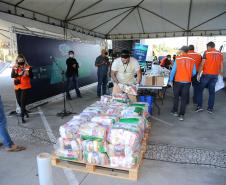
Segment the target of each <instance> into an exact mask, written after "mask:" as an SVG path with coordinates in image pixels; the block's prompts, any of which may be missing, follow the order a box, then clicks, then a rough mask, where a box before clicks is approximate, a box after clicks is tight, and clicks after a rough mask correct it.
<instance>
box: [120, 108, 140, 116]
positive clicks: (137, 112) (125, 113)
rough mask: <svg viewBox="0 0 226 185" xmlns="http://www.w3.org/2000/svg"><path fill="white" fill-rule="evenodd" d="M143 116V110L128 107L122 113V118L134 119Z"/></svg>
mask: <svg viewBox="0 0 226 185" xmlns="http://www.w3.org/2000/svg"><path fill="white" fill-rule="evenodd" d="M141 114H143V109H142V108H139V107H127V108H125V109H124V110H122V112H121V117H123V118H131V117H132V118H133V117H138V116H141Z"/></svg>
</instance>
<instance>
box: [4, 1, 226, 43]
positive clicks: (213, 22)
mask: <svg viewBox="0 0 226 185" xmlns="http://www.w3.org/2000/svg"><path fill="white" fill-rule="evenodd" d="M0 18H2V19H4V20H7V21H12V22H16V23H18V24H22V25H24V24H26V26H30V27H34V28H35V27H37V28H39V29H43V30H47V31H51V29H52V32H57V29H56V28H54V27H56V26H57V27H58V29H59V30H60V29H61V31H63V32H64V34H65V35H66V36H67V35H68V33H69V31H73V33H74V32H76V33H81V34H82V35H87V36H91V37H93V36H94V37H96V38H101V39H141V38H158V37H178V36H212V35H226V0H0ZM40 24H42V25H45V26H42V28H40ZM46 25H51V28H47V26H46ZM70 33H72V32H70Z"/></svg>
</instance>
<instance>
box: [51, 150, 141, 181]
mask: <svg viewBox="0 0 226 185" xmlns="http://www.w3.org/2000/svg"><path fill="white" fill-rule="evenodd" d="M143 155H144V154H143V151H141V152H140V157H139V158H140V161H139V163H138V164H137V165H136V166H135V167H133V168H120V167H116V168H114V167H111V166H108V165H105V166H99V165H96V164H87V163H85V162H83V161H68V160H67V161H64V160H60V159H59V158H58V157H57V156H56V155H55V154H52V165H53V166H55V167H59V168H67V169H70V170H74V171H78V172H84V173H92V174H97V175H104V176H110V177H116V178H121V179H127V180H134V181H136V180H137V179H138V175H139V168H140V166H141V164H142V162H143Z"/></svg>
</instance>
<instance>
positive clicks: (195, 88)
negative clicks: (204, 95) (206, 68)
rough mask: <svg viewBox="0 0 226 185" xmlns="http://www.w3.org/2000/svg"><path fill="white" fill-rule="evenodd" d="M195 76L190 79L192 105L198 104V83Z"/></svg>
mask: <svg viewBox="0 0 226 185" xmlns="http://www.w3.org/2000/svg"><path fill="white" fill-rule="evenodd" d="M196 78H197V74H196V75H195V76H194V77H193V78H192V86H193V103H194V104H198V93H199V86H200V83H199V82H198V81H197V79H196Z"/></svg>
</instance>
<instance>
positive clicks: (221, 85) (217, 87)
mask: <svg viewBox="0 0 226 185" xmlns="http://www.w3.org/2000/svg"><path fill="white" fill-rule="evenodd" d="M224 86H225V84H224V79H223V76H222V75H218V80H217V83H216V85H215V92H217V91H219V90H220V89H223V88H224Z"/></svg>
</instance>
